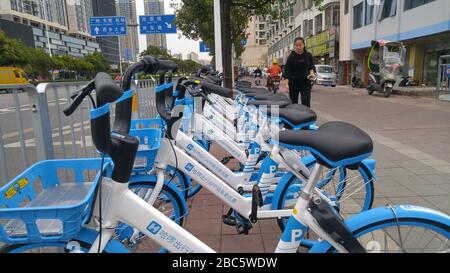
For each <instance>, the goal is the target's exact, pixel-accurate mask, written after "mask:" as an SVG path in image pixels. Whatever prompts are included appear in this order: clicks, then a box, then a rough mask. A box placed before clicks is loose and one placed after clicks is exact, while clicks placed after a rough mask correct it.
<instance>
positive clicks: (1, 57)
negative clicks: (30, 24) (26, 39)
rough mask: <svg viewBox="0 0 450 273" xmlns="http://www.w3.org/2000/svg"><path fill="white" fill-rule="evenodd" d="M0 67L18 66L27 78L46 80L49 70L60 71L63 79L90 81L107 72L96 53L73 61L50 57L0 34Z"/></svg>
mask: <svg viewBox="0 0 450 273" xmlns="http://www.w3.org/2000/svg"><path fill="white" fill-rule="evenodd" d="M0 66H15V67H21V68H23V69H24V71H25V72H26V73H27V74H28V75H29V76H30V77H31V78H37V77H42V78H49V77H50V76H51V75H50V71H51V70H60V71H62V72H61V74H64V75H63V77H64V78H79V77H81V78H92V77H94V76H95V74H96V73H98V72H100V71H103V72H110V66H109V64H108V61H107V60H106V58H105V57H104V56H103V54H102V53H100V52H95V53H92V54H89V55H86V56H85V57H83V58H75V57H72V56H69V55H61V56H60V55H53V56H52V57H50V55H49V54H47V53H46V52H45V51H44V49H43V48H30V47H27V46H26V45H25V44H24V43H23V42H22V41H20V40H17V39H10V38H8V37H6V36H5V34H4V33H3V32H1V31H0Z"/></svg>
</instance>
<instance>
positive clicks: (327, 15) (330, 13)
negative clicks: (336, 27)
mask: <svg viewBox="0 0 450 273" xmlns="http://www.w3.org/2000/svg"><path fill="white" fill-rule="evenodd" d="M332 18H333V8H332V7H328V8H327V9H325V28H326V29H328V28H330V27H331V24H332Z"/></svg>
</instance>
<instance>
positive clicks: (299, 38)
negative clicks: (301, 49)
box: [294, 37, 306, 50]
mask: <svg viewBox="0 0 450 273" xmlns="http://www.w3.org/2000/svg"><path fill="white" fill-rule="evenodd" d="M297 41H302V42H303V44H304V45H305V50H306V42H305V38H303V37H297V38H295V40H294V44H295V43H297Z"/></svg>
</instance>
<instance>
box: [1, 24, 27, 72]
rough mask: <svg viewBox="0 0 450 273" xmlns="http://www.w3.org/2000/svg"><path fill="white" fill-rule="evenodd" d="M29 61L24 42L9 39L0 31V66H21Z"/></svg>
mask: <svg viewBox="0 0 450 273" xmlns="http://www.w3.org/2000/svg"><path fill="white" fill-rule="evenodd" d="M28 62H29V51H28V48H27V47H26V46H25V44H24V43H23V42H22V41H20V40H17V39H10V38H8V37H6V35H5V34H4V33H3V32H1V31H0V66H18V67H23V66H25V65H27V64H28Z"/></svg>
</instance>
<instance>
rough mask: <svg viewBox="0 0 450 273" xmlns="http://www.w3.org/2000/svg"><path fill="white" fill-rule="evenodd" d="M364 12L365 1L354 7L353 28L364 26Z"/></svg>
mask: <svg viewBox="0 0 450 273" xmlns="http://www.w3.org/2000/svg"><path fill="white" fill-rule="evenodd" d="M363 21H364V13H363V2H361V3H359V4H358V5H356V6H354V7H353V29H358V28H360V27H362V26H363Z"/></svg>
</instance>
